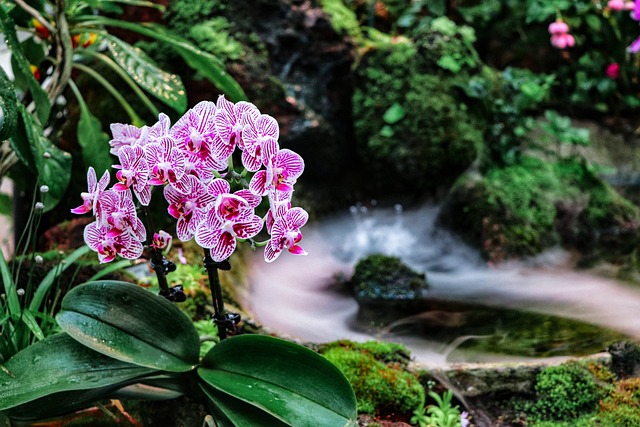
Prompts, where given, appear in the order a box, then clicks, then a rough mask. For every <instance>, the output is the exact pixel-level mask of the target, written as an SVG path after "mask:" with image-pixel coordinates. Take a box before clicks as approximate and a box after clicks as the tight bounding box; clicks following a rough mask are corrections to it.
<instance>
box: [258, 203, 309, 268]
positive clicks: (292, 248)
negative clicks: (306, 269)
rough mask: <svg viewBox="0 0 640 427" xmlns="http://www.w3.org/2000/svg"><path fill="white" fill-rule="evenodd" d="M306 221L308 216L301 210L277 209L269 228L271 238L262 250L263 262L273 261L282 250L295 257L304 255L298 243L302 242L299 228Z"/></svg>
mask: <svg viewBox="0 0 640 427" xmlns="http://www.w3.org/2000/svg"><path fill="white" fill-rule="evenodd" d="M283 206H284V205H283ZM285 209H286V208H285ZM308 219H309V214H308V213H307V212H306V211H305V210H304V209H302V208H291V209H286V210H284V209H279V212H278V215H277V216H276V217H275V219H274V221H273V225H272V227H271V238H270V239H269V242H268V243H267V246H265V248H264V259H265V261H266V262H273V261H275V260H276V259H277V258H278V257H279V256H280V254H281V253H282V251H283V250H284V249H287V250H288V251H289V252H290V253H292V254H295V255H306V254H307V252H306V251H305V250H304V249H303V248H302V246H300V245H298V243H300V241H301V240H302V233H300V228H302V226H303V225H305V224H306V223H307V220H308Z"/></svg>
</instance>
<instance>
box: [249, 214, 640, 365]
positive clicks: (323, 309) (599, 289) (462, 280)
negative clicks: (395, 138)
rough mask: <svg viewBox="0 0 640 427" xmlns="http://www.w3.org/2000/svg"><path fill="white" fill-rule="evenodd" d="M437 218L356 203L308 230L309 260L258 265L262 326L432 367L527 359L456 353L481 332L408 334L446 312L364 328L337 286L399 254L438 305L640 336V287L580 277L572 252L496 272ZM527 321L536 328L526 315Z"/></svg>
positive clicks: (254, 284) (253, 304)
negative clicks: (392, 351) (376, 258)
mask: <svg viewBox="0 0 640 427" xmlns="http://www.w3.org/2000/svg"><path fill="white" fill-rule="evenodd" d="M437 212H438V208H437V207H435V206H431V205H425V206H422V207H420V208H416V209H411V210H404V211H403V209H402V207H401V206H399V205H396V206H394V207H391V208H381V207H373V208H367V207H364V206H359V207H356V206H354V207H352V208H351V210H350V212H348V213H345V214H344V215H338V216H335V217H333V218H327V219H323V220H321V221H319V222H317V223H315V224H311V225H307V226H306V227H305V228H304V229H303V234H304V239H303V241H302V244H303V246H304V248H305V249H306V250H307V251H308V252H309V255H308V256H306V257H300V256H293V255H290V254H288V253H284V254H283V255H282V256H281V257H280V258H279V259H278V260H277V261H276V262H273V263H271V264H266V263H264V262H258V260H256V261H255V262H252V267H251V271H250V276H251V297H250V309H251V311H252V312H253V314H254V316H255V317H256V319H257V320H258V321H259V322H260V323H262V324H265V325H267V326H269V327H271V328H273V329H274V330H276V331H278V332H280V333H284V334H286V335H289V336H292V337H296V338H298V339H301V340H305V341H312V342H318V343H321V342H328V341H333V340H337V339H351V340H355V341H365V340H369V339H373V338H376V339H383V340H388V341H393V342H400V343H403V344H405V345H407V346H408V347H409V349H410V350H411V351H412V354H413V356H414V357H415V358H416V360H417V361H418V362H421V363H424V364H429V365H442V364H446V363H449V362H451V361H489V360H490V361H500V360H501V361H507V360H521V359H523V357H518V356H509V355H507V354H494V353H490V352H486V351H485V352H483V353H477V352H475V353H473V352H471V353H469V352H466V353H465V352H463V351H460V352H458V351H457V350H456V356H455V357H452V353H451V351H452V349H453V347H456V346H457V345H458V344H460V343H461V342H462V341H465V340H467V339H470V340H482V339H483V338H482V337H478V336H473V337H466V338H465V337H463V336H461V335H458V336H456V335H455V334H454V335H452V336H448V337H444V338H443V337H442V336H439V337H437V338H436V337H435V335H437V334H434V333H433V331H432V330H431V329H429V330H427V331H421V330H420V329H417V330H416V329H415V328H414V330H410V331H409V333H400V332H401V331H402V330H403V326H407V325H412V324H413V325H414V326H415V324H417V323H419V322H420V321H422V320H424V319H425V318H431V320H433V317H434V315H438V313H439V312H438V311H433V310H431V311H429V312H428V313H430V314H427V312H425V313H424V314H418V315H415V314H413V315H411V316H407V318H406V319H398V320H397V321H396V322H393V323H392V324H390V325H389V324H386V325H377V326H376V325H373V324H371V325H369V326H370V327H368V326H367V325H366V324H365V325H363V324H362V322H360V321H359V320H358V317H359V316H358V304H357V303H356V301H355V300H354V299H353V297H352V296H350V295H347V294H346V293H344V292H339V291H337V290H336V289H335V283H336V278H339V277H344V278H349V277H350V276H351V275H352V273H353V268H354V266H355V264H356V262H357V261H358V260H359V259H360V258H361V257H363V256H365V255H367V254H372V253H383V254H386V255H393V256H398V257H400V258H401V259H402V260H403V261H404V262H405V263H406V264H407V265H409V266H410V267H412V268H413V269H415V270H416V271H419V272H425V273H426V275H427V279H428V282H429V284H430V286H431V287H430V289H429V290H428V291H427V293H426V297H427V298H428V299H433V300H436V301H443V302H455V303H463V304H469V305H470V306H476V305H481V306H482V307H484V308H485V312H486V313H488V314H489V317H491V313H492V312H493V313H496V315H497V313H498V312H499V311H500V310H504V309H510V310H517V312H518V313H519V312H520V310H526V311H527V312H532V313H542V314H545V315H551V316H559V317H561V318H563V319H574V320H578V321H581V322H588V323H589V324H593V325H597V326H600V327H603V328H607V329H608V330H613V331H617V332H620V333H622V334H625V335H627V336H629V337H632V338H638V339H640V316H638V314H639V313H640V289H636V288H634V287H632V286H630V285H626V284H622V283H619V282H616V281H614V280H610V279H606V278H602V277H598V276H596V275H594V274H589V273H587V272H580V271H575V270H573V269H572V268H571V257H570V255H569V254H568V253H566V252H564V251H562V250H553V251H549V252H546V253H545V254H543V255H541V256H538V257H536V258H533V259H530V260H527V261H524V262H518V263H512V264H508V265H501V266H500V267H498V268H491V267H488V266H487V265H486V263H485V262H483V261H482V260H481V259H480V258H479V256H478V255H477V253H476V252H474V250H472V249H471V248H469V247H467V246H466V245H465V244H463V243H462V242H460V241H459V240H458V239H456V238H455V237H454V236H453V235H451V234H450V233H447V232H446V231H443V230H441V229H438V228H437V227H436V226H435V225H434V223H435V218H436V216H437ZM256 256H260V255H258V254H256ZM487 307H488V308H489V310H486V308H487ZM454 314H455V313H454ZM440 317H442V316H440ZM485 318H486V316H485V317H482V318H477V317H476V319H485ZM536 319H537V318H534V320H533V321H534V322H537V321H538V320H536ZM479 321H480V322H485V320H479ZM519 321H520V322H522V323H523V324H524V323H526V322H525V320H524V318H522V319H521V320H516V322H519ZM527 321H528V322H529V323H530V322H531V321H532V320H531V319H529V320H527ZM439 322H440V323H447V322H455V316H453V315H452V314H451V313H450V312H449V313H448V314H447V313H445V315H444V317H442V319H440V320H439ZM540 322H541V323H542V322H547V320H544V319H543V320H540ZM554 327H555V326H551V328H554ZM569 328H570V329H571V328H573V326H570V327H569ZM494 329H495V331H494V332H495V334H500V333H501V332H500V331H499V330H498V329H501V328H500V327H499V326H495V327H494ZM399 331H400V332H399ZM507 334H508V333H505V335H507Z"/></svg>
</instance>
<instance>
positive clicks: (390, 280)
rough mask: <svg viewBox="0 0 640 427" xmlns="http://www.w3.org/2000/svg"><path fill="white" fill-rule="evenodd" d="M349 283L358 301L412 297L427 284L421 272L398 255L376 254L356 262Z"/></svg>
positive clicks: (416, 295) (408, 298)
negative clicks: (410, 266)
mask: <svg viewBox="0 0 640 427" xmlns="http://www.w3.org/2000/svg"><path fill="white" fill-rule="evenodd" d="M351 283H352V285H353V289H354V292H355V295H356V299H358V301H371V300H392V301H396V300H412V299H415V298H418V297H419V296H420V295H421V293H422V291H423V290H425V289H427V287H428V286H427V282H426V277H425V275H424V274H420V273H418V272H416V271H413V270H412V269H411V268H409V267H408V266H407V265H406V264H404V263H403V262H402V261H401V260H400V258H397V257H390V256H386V255H379V254H376V255H369V256H367V257H365V258H362V259H361V260H360V261H358V263H357V264H356V267H355V271H354V273H353V277H352V279H351Z"/></svg>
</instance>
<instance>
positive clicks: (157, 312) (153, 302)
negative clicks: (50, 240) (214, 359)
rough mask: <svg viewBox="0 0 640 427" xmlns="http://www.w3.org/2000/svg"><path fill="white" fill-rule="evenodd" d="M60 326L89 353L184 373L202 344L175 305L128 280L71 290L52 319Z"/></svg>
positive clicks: (99, 283)
mask: <svg viewBox="0 0 640 427" xmlns="http://www.w3.org/2000/svg"><path fill="white" fill-rule="evenodd" d="M56 319H57V320H58V324H59V325H60V327H61V328H62V329H63V330H64V331H65V332H67V333H68V334H69V335H71V336H72V337H73V338H75V339H76V340H78V341H79V342H81V343H83V344H84V345H86V346H87V347H90V348H92V349H93V350H95V351H97V352H99V353H102V354H105V355H107V356H109V357H113V358H115V359H118V360H122V361H125V362H129V363H134V364H136V365H140V366H146V367H149V368H155V369H159V370H164V371H169V372H186V371H190V370H192V369H194V367H195V366H196V364H197V363H198V358H199V348H200V341H199V338H198V333H197V332H196V329H195V328H194V327H193V324H192V323H191V320H190V319H189V318H188V317H187V316H186V315H185V314H184V313H183V312H181V311H180V309H179V308H177V307H176V306H175V305H174V304H172V303H170V302H169V301H167V300H166V299H165V298H163V297H160V296H158V295H154V294H152V293H151V292H149V291H147V290H144V289H142V288H141V287H139V286H136V285H133V284H131V283H126V282H117V281H98V282H91V283H85V284H83V285H80V286H78V287H76V288H74V289H72V290H71V291H70V292H69V293H68V294H67V295H66V296H65V298H64V299H63V300H62V307H61V311H60V313H58V315H57V316H56Z"/></svg>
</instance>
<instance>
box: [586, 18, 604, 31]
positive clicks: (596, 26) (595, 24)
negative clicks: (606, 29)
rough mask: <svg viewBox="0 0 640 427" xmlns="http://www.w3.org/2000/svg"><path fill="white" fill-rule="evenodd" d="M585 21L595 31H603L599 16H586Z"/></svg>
mask: <svg viewBox="0 0 640 427" xmlns="http://www.w3.org/2000/svg"><path fill="white" fill-rule="evenodd" d="M584 20H585V22H586V23H587V25H588V26H589V28H591V29H592V30H593V31H595V32H600V30H602V21H600V18H599V17H598V15H586V16H585V17H584Z"/></svg>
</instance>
